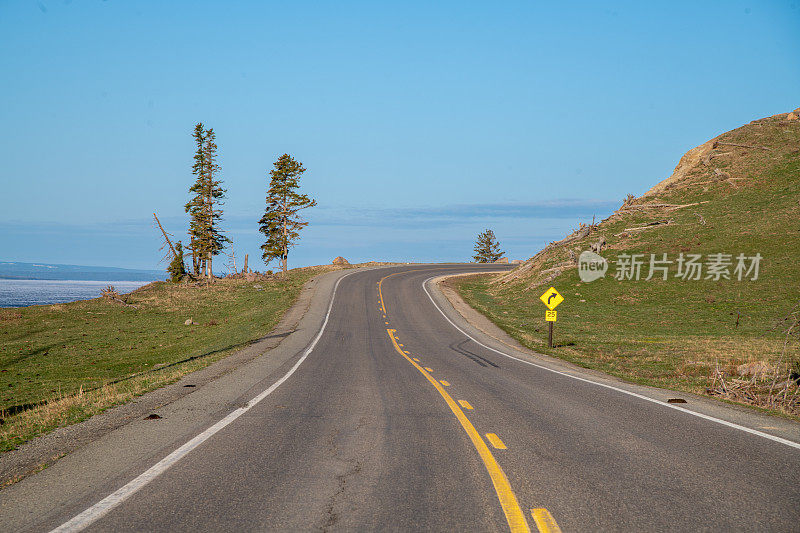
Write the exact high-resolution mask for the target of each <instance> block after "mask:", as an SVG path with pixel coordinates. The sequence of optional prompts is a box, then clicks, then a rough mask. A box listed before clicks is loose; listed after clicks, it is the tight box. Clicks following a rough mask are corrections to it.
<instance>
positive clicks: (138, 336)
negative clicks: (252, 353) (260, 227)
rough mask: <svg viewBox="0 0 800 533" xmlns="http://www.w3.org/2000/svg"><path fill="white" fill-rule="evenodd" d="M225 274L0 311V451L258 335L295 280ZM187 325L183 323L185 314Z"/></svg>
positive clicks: (294, 273) (298, 274) (282, 307)
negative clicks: (123, 298)
mask: <svg viewBox="0 0 800 533" xmlns="http://www.w3.org/2000/svg"><path fill="white" fill-rule="evenodd" d="M336 268H338V267H332V266H328V267H314V268H303V269H296V270H291V271H289V276H288V277H287V278H286V279H282V278H280V277H270V278H267V279H260V280H257V281H253V282H248V281H245V280H235V279H227V280H222V281H218V282H217V283H214V284H212V285H210V286H208V287H205V286H201V285H198V286H187V285H175V284H171V283H165V282H159V283H152V284H150V285H147V286H145V287H142V288H141V289H139V290H137V291H134V292H133V293H131V294H130V295H129V296H128V297H127V302H128V303H129V304H131V305H132V306H134V307H131V306H126V305H123V304H121V303H118V302H113V301H109V300H107V299H104V298H96V299H94V300H84V301H78V302H73V303H68V304H58V305H42V306H32V307H25V308H19V309H0V451H5V450H8V449H11V448H13V447H15V446H17V445H19V444H20V443H22V442H25V441H26V440H28V439H30V438H31V437H33V436H35V435H37V434H41V433H44V432H47V431H50V430H52V429H54V428H56V427H59V426H63V425H67V424H70V423H74V422H76V421H79V420H82V419H84V418H87V417H88V416H91V415H92V414H94V413H97V412H99V411H102V410H103V409H106V408H108V407H109V406H112V405H116V404H119V403H122V402H124V401H127V400H129V399H131V398H133V397H135V396H137V395H140V394H143V393H144V392H147V391H148V390H152V389H155V388H157V387H160V386H163V385H166V384H168V383H171V382H174V381H176V380H177V379H178V378H179V377H180V376H182V375H184V374H186V373H188V372H191V371H193V370H197V369H199V368H201V367H203V366H206V365H208V364H210V363H212V362H214V361H216V360H218V359H220V358H222V357H224V356H226V355H228V354H230V353H231V352H232V351H233V350H235V349H236V348H239V347H242V346H244V345H246V344H247V343H249V342H250V341H252V340H254V339H257V338H260V337H262V336H263V335H265V334H267V333H268V332H269V331H270V330H272V329H273V328H274V327H275V326H276V325H277V324H278V322H279V321H280V320H281V318H282V317H283V314H284V313H285V312H286V310H288V309H289V307H290V306H291V305H292V304H293V303H294V302H295V300H296V299H297V297H298V295H299V294H300V289H301V288H302V286H303V284H304V283H305V282H306V281H308V280H309V279H310V278H312V277H313V276H315V275H318V274H321V273H323V272H326V271H328V270H332V269H336ZM189 318H191V319H193V321H194V322H195V323H196V324H194V325H185V324H184V322H185V321H186V320H187V319H189Z"/></svg>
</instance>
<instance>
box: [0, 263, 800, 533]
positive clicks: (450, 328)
mask: <svg viewBox="0 0 800 533" xmlns="http://www.w3.org/2000/svg"><path fill="white" fill-rule="evenodd" d="M496 269H497V266H496V265H490V266H480V265H455V264H451V265H408V266H403V267H390V268H379V269H372V270H357V271H353V272H349V273H337V274H336V276H335V278H334V277H329V285H328V287H329V289H330V291H329V293H328V294H327V296H330V292H334V294H333V297H332V298H330V299H329V300H327V301H325V302H324V305H322V296H320V297H319V298H318V301H317V304H315V305H312V307H311V309H310V311H309V314H310V315H309V316H310V318H308V319H307V322H306V324H305V326H301V328H299V329H300V330H303V331H304V333H303V334H304V335H305V337H303V338H304V339H307V342H300V341H299V340H297V341H294V344H291V343H290V347H284V352H283V353H284V355H282V356H280V357H281V359H280V360H279V364H278V363H276V361H277V360H276V359H275V357H272V359H271V360H272V363H271V364H267V363H265V362H264V361H260V360H256V361H254V362H253V363H251V364H249V365H247V366H246V367H243V368H242V369H239V370H237V371H234V372H232V373H231V374H229V375H228V376H226V377H223V378H221V379H220V380H218V381H214V382H211V383H208V384H206V385H204V386H202V387H198V389H197V391H196V392H193V393H192V394H191V395H189V396H187V397H186V398H184V399H182V400H181V401H180V402H176V403H175V404H171V405H168V406H165V407H164V408H162V409H159V410H156V411H155V413H154V414H158V415H159V416H161V417H162V418H160V419H155V420H138V421H135V422H133V423H132V424H131V425H130V426H129V427H127V428H122V429H121V430H118V431H116V432H114V433H112V434H110V435H108V436H107V437H105V438H104V439H102V441H103V442H97V443H94V444H93V445H92V446H91V449H88V448H87V449H86V450H79V451H77V452H75V453H73V454H72V455H70V456H68V457H66V458H65V459H64V460H62V461H59V462H58V463H56V465H54V466H53V467H51V468H48V469H47V470H45V471H43V472H41V473H39V474H37V475H34V476H31V477H30V478H27V479H25V480H23V481H22V482H20V483H18V484H16V485H13V486H11V487H9V488H7V489H5V490H4V491H2V492H0V529H2V530H29V531H49V530H52V529H54V528H59V527H62V530H65V531H69V530H72V531H75V530H80V529H84V528H85V529H86V530H88V531H108V530H113V531H142V530H147V531H190V530H203V531H238V530H304V531H305V530H312V529H321V530H387V529H390V530H435V531H507V530H509V529H510V530H512V531H525V530H528V529H530V530H534V531H535V530H537V529H538V530H540V531H555V530H557V529H558V526H560V527H561V528H563V530H565V531H598V530H609V531H612V530H624V531H630V530H639V531H669V530H675V531H685V530H704V529H709V530H725V531H730V530H748V531H751V530H791V529H793V528H795V527H796V525H797V523H798V521H800V488H798V485H797V476H796V472H797V471H798V469H799V468H800V445H797V444H796V442H797V440H800V439H797V438H794V437H792V438H784V437H775V436H773V438H768V437H769V434H768V433H767V432H761V431H759V430H755V429H754V428H749V429H751V430H754V431H755V432H753V431H749V432H748V431H746V429H748V428H747V427H745V426H742V425H739V424H731V423H728V424H727V425H726V424H724V423H721V422H720V420H721V419H717V418H714V417H709V416H706V417H700V416H697V415H696V414H693V413H690V412H686V411H683V410H678V409H674V408H672V407H670V406H669V404H663V403H661V402H658V401H653V400H651V399H648V398H647V397H645V396H643V395H636V394H630V393H629V392H628V393H626V391H625V390H622V389H620V388H615V387H613V386H607V384H605V385H602V384H601V385H598V384H596V383H595V382H594V381H593V378H592V376H581V375H580V373H579V372H578V371H577V370H570V369H566V370H564V369H562V370H559V371H558V372H554V371H553V369H551V368H548V367H546V366H545V365H543V364H539V363H536V361H535V360H534V359H533V358H530V356H528V355H524V354H519V353H515V352H514V351H513V349H512V348H510V347H503V346H500V345H498V344H497V343H493V342H492V341H491V340H487V339H484V338H481V337H480V334H479V333H476V332H474V331H472V330H469V329H468V328H467V327H465V326H464V325H463V324H460V323H459V322H458V317H457V316H455V315H453V314H452V313H451V312H450V311H452V310H449V311H448V310H447V309H444V310H443V309H441V308H443V307H444V304H443V303H442V301H441V299H440V298H439V297H438V296H437V295H436V294H433V293H432V287H431V286H430V284H429V283H426V282H428V281H429V280H430V279H431V278H434V277H437V276H441V275H446V274H454V273H459V272H475V271H486V270H496ZM312 322H313V323H314V324H316V326H317V327H315V328H313V331H311V330H310V329H311V328H310V325H311V324H312ZM290 339H291V336H290V337H289V338H287V341H290ZM282 346H283V345H282ZM287 346H288V345H287ZM264 358H265V359H269V358H270V357H269V354H266V355H265V356H264ZM531 363H535V364H531ZM570 373H572V374H571V375H570ZM576 377H577V378H580V379H576ZM225 379H227V380H228V381H225ZM237 387H238V389H237ZM232 391H238V393H237V395H234V394H233V392H232ZM195 395H197V396H196V398H197V400H196V403H195V404H192V402H191V401H189V400H190V399H191V398H192V397H193V396H195ZM234 396H235V397H234ZM222 398H224V399H222ZM181 402H183V403H181ZM203 402H205V403H203ZM214 402H216V403H214ZM179 403H180V405H177V404H179ZM209 405H214V406H215V407H214V408H213V409H212V408H211V407H208V406H209ZM201 407H202V408H201ZM198 411H202V413H203V414H202V415H198V414H196V413H197V412H198ZM723 422H724V421H723ZM171 427H177V428H180V430H179V431H171V430H170V429H169V428H171ZM795 429H796V428H795ZM790 433H791V431H790ZM165 435H167V436H165ZM795 436H800V431H797V432H796V433H795ZM790 437H791V435H790ZM152 439H156V440H158V439H160V440H159V445H158V446H156V447H153V446H152V445H151V443H150V440H152ZM109 457H115V459H114V460H109ZM92 458H94V459H95V460H94V461H93V460H92ZM98 471H100V472H98Z"/></svg>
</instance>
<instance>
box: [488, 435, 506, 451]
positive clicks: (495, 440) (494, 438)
mask: <svg viewBox="0 0 800 533" xmlns="http://www.w3.org/2000/svg"><path fill="white" fill-rule="evenodd" d="M486 438H487V439H489V442H491V443H492V446H494V447H495V448H497V449H498V450H505V449H507V448H506V445H505V444H503V441H501V440H500V437H498V436H497V435H495V434H494V433H487V434H486Z"/></svg>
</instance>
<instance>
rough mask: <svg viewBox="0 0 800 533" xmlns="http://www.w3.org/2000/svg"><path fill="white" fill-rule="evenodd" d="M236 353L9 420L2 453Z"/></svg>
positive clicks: (0, 437)
mask: <svg viewBox="0 0 800 533" xmlns="http://www.w3.org/2000/svg"><path fill="white" fill-rule="evenodd" d="M231 351H232V350H229V351H227V352H220V353H219V354H215V355H214V356H212V357H209V358H207V359H203V360H195V361H189V362H187V363H183V364H181V365H176V366H174V367H170V368H168V369H165V370H163V371H159V372H152V373H149V374H146V375H142V376H138V377H135V378H132V379H129V380H126V381H123V382H120V383H115V384H111V385H104V386H102V387H101V388H99V389H95V390H92V391H88V392H87V391H84V390H83V388H81V389H79V390H78V392H77V393H76V394H69V395H60V396H59V397H57V398H55V399H52V400H50V401H48V402H46V403H44V404H42V405H39V406H37V407H34V408H33V409H29V410H27V411H23V412H22V413H19V414H17V415H15V416H13V417H10V418H6V417H5V416H4V413H3V412H2V411H0V418H4V419H5V421H6V423H5V424H3V425H0V449H10V448H13V447H15V446H17V445H19V444H20V443H23V442H26V441H28V440H30V438H31V437H33V436H35V435H42V434H44V433H47V432H49V431H52V430H53V429H55V428H58V427H63V426H67V425H70V424H74V423H75V422H78V421H81V420H85V419H87V418H89V417H91V416H92V415H95V414H97V413H101V412H103V411H105V410H106V409H108V408H110V407H114V406H116V405H121V404H123V403H126V402H128V401H130V400H132V399H133V398H136V397H138V396H141V395H142V394H144V393H146V392H149V391H151V390H154V389H157V388H159V387H163V386H165V385H169V384H170V383H174V382H176V381H177V380H179V379H180V378H181V377H183V376H184V375H186V374H187V373H189V372H193V371H195V370H198V369H200V368H203V367H205V366H207V365H209V364H211V363H213V362H214V361H218V360H219V359H222V358H224V357H226V356H227V355H229V354H230V352H231Z"/></svg>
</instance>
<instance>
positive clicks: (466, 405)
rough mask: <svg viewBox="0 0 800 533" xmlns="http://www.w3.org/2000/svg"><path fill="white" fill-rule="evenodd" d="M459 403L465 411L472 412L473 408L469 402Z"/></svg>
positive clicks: (461, 401) (462, 401)
mask: <svg viewBox="0 0 800 533" xmlns="http://www.w3.org/2000/svg"><path fill="white" fill-rule="evenodd" d="M458 403H459V404H461V407H463V408H464V409H469V410H470V411H471V410H472V406H471V405H470V404H469V402H468V401H467V400H458Z"/></svg>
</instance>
